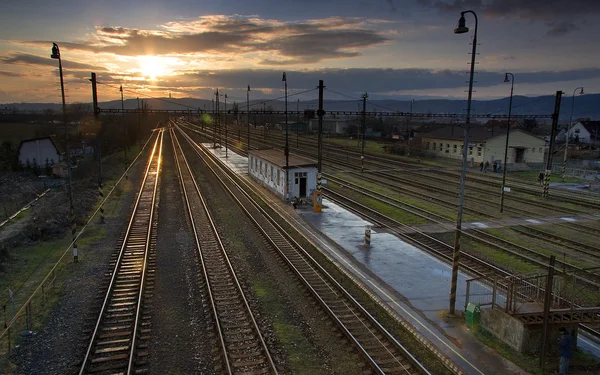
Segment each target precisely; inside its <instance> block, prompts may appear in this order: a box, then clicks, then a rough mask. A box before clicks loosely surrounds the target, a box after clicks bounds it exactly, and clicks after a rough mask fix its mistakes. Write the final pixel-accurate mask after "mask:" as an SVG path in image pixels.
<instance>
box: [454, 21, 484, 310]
mask: <svg viewBox="0 0 600 375" xmlns="http://www.w3.org/2000/svg"><path fill="white" fill-rule="evenodd" d="M465 13H471V14H472V15H473V17H475V31H474V33H473V42H472V43H473V50H472V51H471V72H470V74H469V95H468V98H467V117H466V119H465V142H464V145H463V160H462V171H461V173H460V196H459V199H458V215H457V216H456V230H455V233H454V251H453V253H452V281H451V284H450V309H449V312H450V314H451V315H452V314H454V313H455V305H456V282H457V280H458V259H459V256H460V235H461V226H462V215H463V206H464V203H465V182H466V181H465V180H466V178H467V152H468V149H469V130H470V125H471V98H472V97H473V74H474V73H475V56H476V53H477V26H478V20H477V14H475V12H473V11H472V10H467V11H464V12H461V13H460V19H459V20H458V26H457V27H456V28H455V29H454V33H455V34H464V33H467V32H469V28H468V27H467V26H466V21H465Z"/></svg>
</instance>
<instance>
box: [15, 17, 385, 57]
mask: <svg viewBox="0 0 600 375" xmlns="http://www.w3.org/2000/svg"><path fill="white" fill-rule="evenodd" d="M378 21H381V20H363V19H359V18H351V17H349V18H344V17H330V18H324V19H318V20H306V21H302V22H282V21H276V20H265V19H260V18H252V17H241V16H220V15H216V16H202V17H200V18H198V19H196V20H192V21H178V22H169V23H167V24H165V25H162V27H161V29H159V30H140V29H131V28H125V27H109V26H106V27H98V28H97V29H96V32H95V34H94V37H95V40H94V41H86V42H82V43H69V42H61V43H60V46H61V47H65V48H72V49H78V50H84V51H92V52H96V53H102V52H104V53H112V54H117V55H124V56H137V55H168V54H199V53H212V54H223V55H227V54H236V55H237V56H240V55H243V54H255V55H256V54H259V55H266V56H269V57H268V58H264V57H263V58H260V57H259V59H258V60H259V61H260V62H261V63H263V64H283V63H316V62H319V61H322V60H325V59H339V58H349V57H355V56H360V55H361V52H360V50H361V49H364V48H367V47H371V46H375V45H378V44H381V43H384V42H386V41H388V39H387V38H386V37H385V36H384V35H383V34H382V33H380V32H378V31H375V30H373V29H369V28H367V26H369V25H371V24H372V25H375V24H377V23H378ZM379 23H381V22H379ZM372 25H371V26H372ZM25 43H27V44H34V45H42V44H47V43H48V42H47V41H33V42H25ZM254 57H256V56H254Z"/></svg>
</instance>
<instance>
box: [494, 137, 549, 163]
mask: <svg viewBox="0 0 600 375" xmlns="http://www.w3.org/2000/svg"><path fill="white" fill-rule="evenodd" d="M505 131H506V130H505ZM494 134H495V132H494ZM508 147H509V148H508V160H507V164H513V163H514V162H515V158H516V155H517V154H516V151H515V150H516V149H517V148H522V149H524V150H525V151H524V154H523V159H524V162H525V163H543V162H544V151H545V148H546V141H544V140H543V139H540V138H537V137H535V136H533V135H530V134H527V133H524V132H522V131H514V130H513V131H511V132H510V137H509V138H508ZM505 148H506V133H503V134H499V135H498V136H496V137H494V138H490V139H488V140H487V142H486V143H485V158H486V160H487V161H489V162H490V164H492V163H493V162H494V160H501V161H504V149H505Z"/></svg>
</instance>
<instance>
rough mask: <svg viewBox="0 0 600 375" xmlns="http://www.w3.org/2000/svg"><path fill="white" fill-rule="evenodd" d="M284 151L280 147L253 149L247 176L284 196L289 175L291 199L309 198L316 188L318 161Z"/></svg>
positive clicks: (249, 156)
mask: <svg viewBox="0 0 600 375" xmlns="http://www.w3.org/2000/svg"><path fill="white" fill-rule="evenodd" d="M288 165H289V166H288V168H287V170H286V168H285V154H284V153H283V151H281V150H275V149H269V150H251V151H250V152H249V155H248V175H249V176H250V177H252V178H253V179H255V180H257V181H258V182H260V183H261V184H262V185H263V186H266V187H267V188H269V189H270V190H271V191H273V192H274V193H275V194H277V195H278V196H280V197H281V198H282V199H285V174H286V173H288V177H289V180H288V181H289V199H292V198H293V197H298V198H310V197H312V194H313V192H314V191H315V190H316V189H317V162H316V161H314V160H311V159H308V158H305V157H302V156H297V155H292V154H290V155H289V158H288Z"/></svg>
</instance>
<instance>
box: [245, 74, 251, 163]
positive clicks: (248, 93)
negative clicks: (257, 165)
mask: <svg viewBox="0 0 600 375" xmlns="http://www.w3.org/2000/svg"><path fill="white" fill-rule="evenodd" d="M246 122H247V123H248V142H247V144H246V151H247V152H250V85H248V90H247V91H246Z"/></svg>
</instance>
